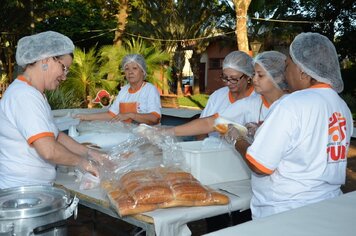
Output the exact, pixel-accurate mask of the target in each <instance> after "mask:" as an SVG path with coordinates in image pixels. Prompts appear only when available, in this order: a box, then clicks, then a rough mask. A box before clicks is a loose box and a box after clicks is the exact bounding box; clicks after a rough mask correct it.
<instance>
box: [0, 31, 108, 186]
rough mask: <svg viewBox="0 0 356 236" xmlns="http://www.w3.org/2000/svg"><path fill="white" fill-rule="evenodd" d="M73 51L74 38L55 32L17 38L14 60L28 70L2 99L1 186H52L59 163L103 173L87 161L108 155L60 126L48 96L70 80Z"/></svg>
mask: <svg viewBox="0 0 356 236" xmlns="http://www.w3.org/2000/svg"><path fill="white" fill-rule="evenodd" d="M73 50H74V44H73V42H72V40H70V39H69V38H68V37H66V36H64V35H62V34H60V33H57V32H53V31H47V32H43V33H39V34H35V35H31V36H26V37H23V38H21V39H20V40H19V41H18V44H17V50H16V62H17V64H18V65H19V66H21V67H23V69H24V71H23V74H22V75H19V76H18V78H17V79H16V80H15V81H13V82H12V83H11V85H10V86H9V88H8V89H7V90H6V92H5V94H4V96H3V97H2V99H1V100H0V123H1V125H0V147H1V149H0V189H3V188H10V187H19V186H25V185H35V184H41V185H43V184H51V183H53V181H54V180H55V177H56V170H55V166H56V164H59V165H66V166H77V167H79V168H80V169H82V170H84V171H88V172H91V173H92V174H94V175H96V176H98V175H99V173H98V169H97V168H96V167H95V166H94V165H92V162H91V161H90V160H89V159H94V160H96V161H99V162H102V161H103V160H104V159H103V158H104V156H103V155H102V154H101V153H99V152H97V151H95V150H91V149H88V148H87V147H86V146H84V145H81V144H79V143H77V142H76V141H74V140H73V139H72V138H70V137H69V136H67V135H66V134H65V133H63V132H60V131H59V130H58V128H57V127H56V125H55V123H54V120H53V116H52V112H51V107H50V105H49V104H48V102H47V99H46V97H45V94H44V91H45V90H54V89H56V88H57V87H58V86H59V84H60V83H61V82H62V81H64V80H65V79H66V76H67V73H68V71H69V67H70V65H71V64H72V61H73V54H72V53H73Z"/></svg>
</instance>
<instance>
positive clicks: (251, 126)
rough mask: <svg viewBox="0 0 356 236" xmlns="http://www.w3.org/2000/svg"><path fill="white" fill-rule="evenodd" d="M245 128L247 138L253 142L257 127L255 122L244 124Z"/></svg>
mask: <svg viewBox="0 0 356 236" xmlns="http://www.w3.org/2000/svg"><path fill="white" fill-rule="evenodd" d="M245 127H246V128H247V137H248V138H249V139H250V140H251V141H252V142H253V140H254V139H255V134H256V131H257V129H258V127H259V125H258V124H257V123H255V122H248V123H246V124H245Z"/></svg>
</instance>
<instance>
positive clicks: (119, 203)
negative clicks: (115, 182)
mask: <svg viewBox="0 0 356 236" xmlns="http://www.w3.org/2000/svg"><path fill="white" fill-rule="evenodd" d="M108 197H109V200H110V202H111V204H112V205H113V206H114V208H115V209H116V211H117V212H118V214H119V215H120V216H127V215H133V214H138V213H142V212H147V211H153V210H154V209H157V207H158V206H157V205H156V204H138V203H135V201H134V200H133V199H132V198H131V197H130V196H129V195H128V194H127V193H125V192H124V191H117V190H115V191H112V192H110V193H109V194H108Z"/></svg>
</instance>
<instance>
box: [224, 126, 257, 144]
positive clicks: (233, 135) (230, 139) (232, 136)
mask: <svg viewBox="0 0 356 236" xmlns="http://www.w3.org/2000/svg"><path fill="white" fill-rule="evenodd" d="M223 139H224V140H225V141H226V142H227V143H228V144H231V145H233V146H235V144H236V141H237V140H241V139H243V140H245V141H247V142H248V143H250V144H251V143H252V141H253V140H251V139H250V138H249V137H248V136H246V134H244V133H243V132H241V130H240V129H237V128H236V127H234V126H233V125H231V124H229V125H228V130H227V132H226V133H225V135H224V136H223Z"/></svg>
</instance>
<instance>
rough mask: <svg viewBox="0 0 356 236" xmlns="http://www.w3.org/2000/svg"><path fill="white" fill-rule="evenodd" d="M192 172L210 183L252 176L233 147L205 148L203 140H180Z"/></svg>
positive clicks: (202, 180) (206, 183)
mask: <svg viewBox="0 0 356 236" xmlns="http://www.w3.org/2000/svg"><path fill="white" fill-rule="evenodd" d="M179 145H180V146H181V147H182V149H183V156H184V158H185V162H186V164H187V166H188V167H189V168H190V173H191V174H192V175H193V176H194V177H195V178H197V179H198V180H199V181H200V182H201V183H202V184H204V185H210V184H215V183H222V182H228V181H236V180H244V179H250V178H251V171H250V169H249V167H248V166H247V164H246V163H245V161H244V160H243V159H242V157H241V155H240V154H239V153H238V152H237V151H235V150H234V149H233V148H232V147H228V146H225V145H224V146H222V147H219V148H204V146H203V141H191V142H180V143H179Z"/></svg>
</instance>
